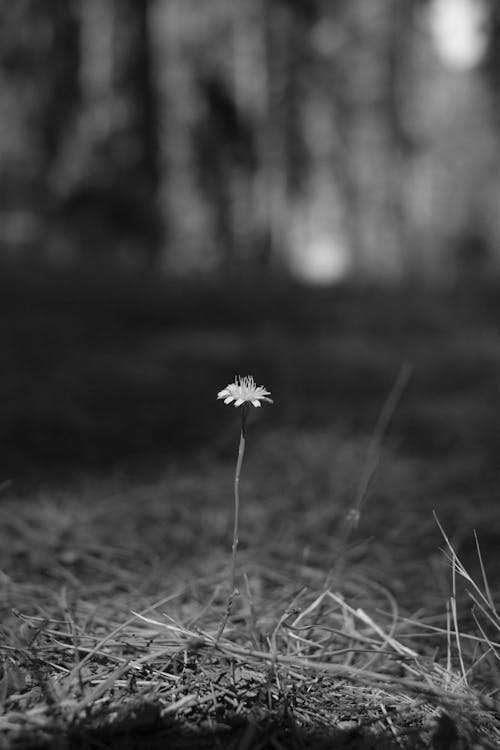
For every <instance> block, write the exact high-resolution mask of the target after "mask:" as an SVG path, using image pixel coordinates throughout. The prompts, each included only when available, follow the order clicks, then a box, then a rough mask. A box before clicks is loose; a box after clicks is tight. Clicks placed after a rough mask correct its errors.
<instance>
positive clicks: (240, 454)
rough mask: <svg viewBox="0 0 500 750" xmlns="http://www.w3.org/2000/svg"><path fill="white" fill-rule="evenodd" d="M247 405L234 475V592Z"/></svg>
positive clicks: (236, 591)
mask: <svg viewBox="0 0 500 750" xmlns="http://www.w3.org/2000/svg"><path fill="white" fill-rule="evenodd" d="M246 407H247V405H246V404H244V405H243V408H242V410H241V432H240V444H239V447H238V460H237V462H236V472H235V475H234V526H233V546H232V548H231V591H232V593H233V595H234V594H237V593H238V587H237V586H236V553H237V551H238V541H239V539H238V529H239V518H240V474H241V466H242V464H243V456H244V455H245V439H246V421H247V415H248V408H246Z"/></svg>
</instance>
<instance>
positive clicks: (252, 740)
mask: <svg viewBox="0 0 500 750" xmlns="http://www.w3.org/2000/svg"><path fill="white" fill-rule="evenodd" d="M261 713H262V715H261V716H258V715H257V714H256V715H255V716H253V717H252V718H248V717H245V716H243V715H241V714H240V715H238V714H234V715H231V714H227V713H226V712H225V711H223V710H222V712H221V716H220V720H219V721H216V720H213V719H212V720H211V721H210V722H208V721H207V722H201V723H197V724H196V725H195V724H194V722H190V721H189V720H186V721H179V720H176V719H173V718H162V717H161V706H160V705H159V704H154V703H145V704H142V705H140V704H138V706H137V707H136V708H135V709H133V710H132V711H129V713H128V715H127V716H126V717H125V716H123V717H122V718H121V719H115V720H113V721H112V722H111V723H109V724H107V725H106V724H105V723H103V725H102V726H93V724H96V722H92V721H90V722H85V723H84V724H82V725H81V726H75V727H73V728H72V729H70V730H69V731H68V732H64V733H61V734H58V733H57V732H54V734H53V736H51V737H50V739H47V740H42V739H41V740H40V741H37V740H36V738H35V737H34V736H31V738H30V739H28V737H26V738H25V739H23V738H19V740H18V741H17V742H16V743H15V744H13V745H12V748H13V750H14V749H15V750H28V748H29V750H49V748H53V747H56V746H57V747H58V748H60V750H98V749H101V750H104V748H106V750H160V749H163V748H171V749H172V750H192V749H193V750H194V749H195V748H196V750H198V749H199V750H209V749H210V748H221V749H229V748H235V747H237V748H239V747H244V748H247V750H253V749H254V748H255V749H256V748H259V750H273V749H274V748H276V747H280V748H281V747H282V748H287V750H306V749H307V750H327V749H328V748H332V747H335V748H341V749H342V750H369V749H372V750H375V749H377V750H382V749H383V750H393V749H395V748H401V747H402V746H403V747H412V748H421V749H422V750H423V748H426V747H430V745H429V744H428V742H424V740H423V739H422V737H421V728H420V727H417V726H415V727H411V726H408V727H406V728H405V730H404V733H402V734H401V736H400V737H399V738H394V737H392V736H391V733H390V731H389V730H388V729H384V728H383V727H381V726H378V727H377V722H376V721H374V722H369V721H368V722H367V724H368V725H369V724H370V723H372V724H373V726H371V728H370V727H369V726H365V727H363V724H361V725H359V726H356V727H354V728H350V729H341V728H337V727H335V726H334V722H333V721H332V726H331V727H328V726H318V727H310V728H305V727H300V726H299V725H298V724H297V722H296V719H295V718H294V716H293V713H292V712H290V711H288V712H285V714H284V715H279V713H278V712H276V711H268V710H265V709H264V708H263V709H262V712H261ZM222 714H224V715H222ZM344 723H347V724H353V725H354V724H355V722H349V721H346V722H344ZM425 734H428V732H426V733H425ZM401 742H403V745H402V744H401Z"/></svg>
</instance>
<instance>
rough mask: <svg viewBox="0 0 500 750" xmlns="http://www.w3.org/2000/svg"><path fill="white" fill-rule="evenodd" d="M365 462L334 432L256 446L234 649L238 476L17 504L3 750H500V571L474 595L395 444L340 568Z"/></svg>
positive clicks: (13, 505)
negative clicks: (232, 565) (229, 603)
mask: <svg viewBox="0 0 500 750" xmlns="http://www.w3.org/2000/svg"><path fill="white" fill-rule="evenodd" d="M252 445H253V448H252ZM368 445H369V441H368ZM366 451H367V443H365V442H364V441H353V440H348V439H346V438H343V437H342V436H340V435H334V434H332V433H331V432H324V431H323V432H309V433H308V432H307V431H302V432H301V433H300V434H299V433H297V434H289V435H285V434H283V433H279V434H274V435H269V436H267V437H266V436H262V437H260V438H259V436H258V431H256V432H255V436H254V435H252V440H251V441H250V450H249V456H248V459H249V460H248V465H247V466H246V467H245V468H244V472H243V474H244V476H243V478H242V503H243V505H242V518H241V535H240V536H241V548H240V549H241V552H240V556H239V560H238V569H239V583H240V595H239V596H238V597H237V599H236V601H235V606H234V608H233V612H232V614H231V618H230V620H229V623H228V625H227V627H226V630H225V631H224V635H223V636H222V637H221V638H219V639H217V632H218V630H219V626H220V621H221V618H222V616H223V613H224V609H225V604H226V598H227V594H228V588H229V582H228V568H229V551H230V549H229V548H230V528H231V523H232V518H231V482H232V467H231V465H227V464H225V463H216V462H214V461H208V460H207V461H201V462H200V463H199V464H198V465H194V466H193V465H191V466H183V465H178V466H172V467H170V469H169V470H168V471H167V472H166V474H165V476H164V477H163V478H161V479H159V480H157V481H155V482H152V483H151V484H150V485H148V486H145V485H142V486H135V487H133V488H130V487H128V488H127V487H126V486H124V484H123V483H122V482H121V481H120V480H119V479H115V480H113V481H112V480H109V481H108V482H106V483H104V482H100V483H97V484H96V483H94V484H93V483H90V482H89V483H87V485H82V486H81V487H79V488H78V489H76V490H75V491H74V492H73V493H69V492H68V491H66V492H63V493H60V494H57V493H55V492H53V491H51V492H48V491H46V492H39V493H37V494H32V495H30V496H28V497H15V496H14V495H13V494H11V490H10V489H9V488H8V487H6V488H4V490H3V495H2V502H1V506H0V523H1V528H2V534H3V536H4V543H3V545H2V549H1V550H0V560H1V570H2V571H3V572H2V574H1V580H0V584H1V588H0V597H1V598H0V606H1V614H2V620H3V624H2V644H1V656H2V663H3V670H2V677H1V680H0V703H1V705H2V714H1V716H0V738H1V739H0V747H2V748H3V747H5V748H11V747H12V748H33V749H34V748H42V747H47V748H52V747H58V748H69V747H71V748H73V747H75V748H76V747H78V748H103V747H106V748H108V747H116V748H129V747H130V748H132V747H133V748H146V747H147V748H155V747H158V748H160V747H165V746H168V747H176V748H177V747H179V748H183V747H185V748H189V747H221V748H240V749H241V750H246V749H248V748H276V749H277V750H279V748H284V747H286V748H304V747H308V748H309V747H312V748H318V749H319V748H329V747H332V746H335V747H341V748H360V749H363V748H373V747H381V748H419V747H421V748H427V747H431V748H436V749H437V748H441V749H442V750H456V749H457V748H468V747H476V748H493V747H498V746H499V744H500V707H499V705H498V703H497V691H498V688H499V686H500V680H499V672H498V665H499V659H500V618H499V616H498V614H497V612H496V609H495V601H496V598H495V597H496V593H498V592H495V591H494V590H492V589H493V588H494V586H493V584H494V581H490V582H489V583H488V580H489V579H488V571H487V569H488V559H487V557H488V555H487V554H485V555H484V557H485V558H486V560H482V561H481V563H480V564H479V578H478V579H472V578H471V576H470V575H469V573H468V570H467V567H466V566H465V564H463V563H461V562H460V560H459V559H458V558H457V555H456V553H455V548H456V547H457V542H456V540H457V539H458V537H456V536H454V535H453V534H454V530H453V528H451V529H450V526H448V521H449V519H450V518H452V512H453V503H452V501H451V500H449V499H446V498H445V499H443V500H442V501H441V502H440V503H436V497H439V489H440V487H439V481H441V480H440V479H439V478H438V475H437V474H436V475H433V474H432V472H431V471H430V470H429V469H428V467H427V470H426V473H425V481H424V480H423V478H422V465H421V464H420V463H419V462H412V461H409V460H408V459H402V458H399V457H398V456H397V454H396V453H395V452H394V451H392V450H391V447H390V445H388V446H387V447H386V449H385V451H384V453H383V454H381V455H380V459H381V466H380V471H379V473H378V475H377V478H376V480H375V481H374V483H373V484H372V487H371V496H370V498H369V502H368V503H366V504H365V505H364V507H363V515H362V518H361V525H360V528H359V529H358V531H357V533H356V535H355V536H354V537H353V538H352V540H351V543H350V544H348V545H347V546H346V547H345V548H344V540H343V538H342V535H341V531H340V530H341V528H342V519H343V518H345V516H346V513H348V511H349V509H351V506H352V498H353V497H355V492H356V486H357V485H358V479H357V477H358V476H359V474H360V467H361V466H362V465H363V461H364V460H365V459H364V457H365V456H366ZM445 469H446V467H443V466H440V467H439V472H438V474H439V477H441V478H442V476H443V472H444V473H446V471H445ZM451 471H452V469H451V468H450V467H448V474H449V472H451ZM432 507H436V510H437V514H438V516H439V518H440V519H444V521H443V522H444V523H445V526H446V528H447V529H449V530H450V537H449V538H448V537H443V536H441V535H440V532H439V529H438V527H437V525H436V522H435V520H434V519H433V518H432ZM487 512H488V511H487V509H486V507H485V508H481V507H480V506H479V505H476V506H468V507H467V508H466V507H465V506H464V508H463V514H462V518H461V524H460V525H461V526H463V525H464V524H466V525H469V527H470V528H471V535H472V527H473V526H474V525H476V523H477V521H478V520H479V521H481V520H483V521H484V519H485V517H486V516H485V514H486V513H487ZM490 521H491V518H490ZM452 525H453V524H451V526H452ZM368 537H371V538H368ZM440 544H441V545H443V546H444V547H445V548H446V549H447V554H448V557H449V558H450V562H447V561H446V556H445V555H443V554H442V553H438V551H437V549H438V546H439V545H440ZM457 548H458V547H457ZM339 554H342V556H343V565H342V567H341V569H337V570H336V575H335V577H334V578H333V579H331V578H330V580H329V582H328V584H327V583H326V579H327V574H328V571H330V570H331V569H332V566H334V563H335V562H336V561H337V559H338V555H339ZM476 558H477V555H476ZM477 559H480V558H477ZM334 570H335V567H334Z"/></svg>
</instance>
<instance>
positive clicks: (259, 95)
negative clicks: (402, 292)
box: [0, 0, 500, 283]
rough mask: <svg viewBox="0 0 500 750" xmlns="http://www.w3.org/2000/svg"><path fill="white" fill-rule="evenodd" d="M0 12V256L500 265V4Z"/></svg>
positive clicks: (402, 275)
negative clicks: (464, 43) (461, 49)
mask: <svg viewBox="0 0 500 750" xmlns="http://www.w3.org/2000/svg"><path fill="white" fill-rule="evenodd" d="M0 5H1V23H0V90H1V97H0V107H1V117H0V128H1V130H0V185H1V192H0V257H1V258H4V259H9V260H17V259H22V260H29V261H30V262H31V261H33V260H36V261H43V262H47V263H50V264H55V265H59V266H61V265H62V266H67V265H71V264H75V263H82V262H83V263H85V264H105V265H108V266H113V265H114V264H117V265H119V266H120V267H122V268H138V267H141V266H142V267H152V268H155V269H161V270H162V271H164V272H165V273H167V274H168V273H175V274H177V273H186V272H193V271H195V272H197V273H199V272H203V273H205V272H206V273H212V272H214V271H215V272H216V273H218V274H219V273H224V274H226V273H228V274H232V273H233V272H234V271H235V270H240V271H241V270H243V271H244V272H245V273H251V274H262V273H263V272H269V273H273V274H277V275H280V274H290V273H292V274H295V275H297V276H299V277H302V278H310V279H311V280H315V281H336V280H338V279H341V278H345V277H348V276H351V277H352V276H355V277H356V278H359V277H368V278H377V279H383V280H386V279H387V280H399V279H408V278H409V279H423V280H424V281H426V282H429V281H432V282H437V283H443V282H445V283H449V282H450V281H451V282H453V281H455V280H456V279H457V278H462V277H463V276H464V275H465V276H466V277H467V278H468V279H472V278H476V279H477V278H479V279H481V278H484V277H485V276H490V274H491V273H497V272H498V271H499V270H500V211H498V210H497V208H498V203H499V202H500V148H499V136H500V122H499V113H500V109H499V106H498V105H499V102H498V99H499V92H500V58H499V54H500V53H499V49H500V45H499V37H500V8H499V5H498V3H497V2H496V0H447V1H446V0H403V1H401V0H333V1H332V0H272V1H270V0H210V2H207V0H120V2H118V1H117V0H52V1H51V2H50V3H40V2H37V0H16V2H15V3H14V2H9V0H2V2H1V4H0ZM451 6H453V8H454V11H455V12H456V11H457V9H458V10H460V9H462V21H461V22H460V17H459V16H457V19H458V20H457V23H461V24H462V27H460V26H459V25H456V24H452V21H453V14H452V13H450V11H453V8H452V7H451ZM446 7H447V8H448V16H446V15H445V11H446ZM464 14H465V15H464ZM455 15H456V13H455ZM438 22H439V24H440V25H439V26H438ZM447 24H448V26H449V28H446V26H447ZM464 24H466V25H467V24H468V25H469V37H470V39H469V58H467V50H465V53H464V55H465V56H464V55H462V58H460V57H459V56H458V55H456V56H455V60H454V61H453V60H452V59H451V58H449V59H446V58H445V57H444V56H443V54H441V53H442V50H441V51H440V44H439V39H438V36H437V35H438V34H441V36H442V37H444V39H445V43H446V38H448V47H450V44H449V43H450V40H451V41H452V42H453V39H455V40H458V41H460V38H461V36H460V35H463V33H464V29H463V26H464ZM466 31H467V29H466ZM471 40H472V41H471ZM471 44H472V48H471ZM442 45H443V42H442V41H441V46H442ZM474 45H475V47H474ZM470 49H472V53H470ZM474 50H475V52H474ZM471 54H472V56H471ZM450 60H451V62H450Z"/></svg>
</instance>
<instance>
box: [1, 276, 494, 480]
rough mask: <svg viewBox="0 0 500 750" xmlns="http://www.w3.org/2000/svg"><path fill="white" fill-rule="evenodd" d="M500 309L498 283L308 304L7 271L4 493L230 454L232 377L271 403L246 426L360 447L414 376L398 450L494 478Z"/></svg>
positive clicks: (400, 418) (283, 289)
mask: <svg viewBox="0 0 500 750" xmlns="http://www.w3.org/2000/svg"><path fill="white" fill-rule="evenodd" d="M498 299H499V296H498V290H497V286H496V284H491V285H489V286H486V285H484V284H483V285H482V286H481V287H480V288H477V289H474V288H471V287H470V286H469V287H466V288H463V289H462V288H460V287H456V288H455V289H454V290H451V291H448V292H446V293H444V292H439V293H438V292H433V291H430V290H424V289H419V288H411V287H399V286H397V287H390V288H387V287H385V288H382V287H375V286H373V285H372V286H367V285H347V284H345V285H341V286H338V287H332V288H324V289H315V288H312V287H308V286H307V285H303V284H299V283H297V282H286V281H284V280H279V279H278V280H276V281H273V279H272V278H268V279H267V280H264V281H262V282H261V283H259V284H255V283H254V280H253V279H245V278H244V277H243V278H239V279H238V280H235V281H234V283H232V284H226V283H222V282H220V281H218V280H212V281H210V280H208V281H196V280H193V279H186V280H184V279H182V280H176V281H174V280H170V281H169V280H164V279H161V278H158V277H156V276H154V275H153V274H149V273H147V272H144V273H143V274H137V273H134V274H125V273H122V274H120V273H117V272H116V270H114V271H113V272H112V273H110V274H109V275H107V274H105V273H103V274H101V275H99V276H96V275H95V273H93V272H92V273H90V272H89V273H88V274H86V273H85V272H84V271H83V270H82V269H80V270H78V271H75V270H68V271H54V270H51V269H47V268H44V267H36V266H29V267H23V266H13V265H12V266H4V267H3V268H2V272H1V274H0V350H1V352H2V371H1V374H0V394H1V398H0V455H1V466H2V475H1V479H2V481H4V480H9V479H14V480H24V479H35V480H36V479H37V478H39V479H40V478H43V477H53V478H56V479H57V478H63V477H64V476H65V475H66V476H69V475H71V474H74V473H77V472H78V471H94V472H99V471H109V470H112V469H114V468H117V467H128V468H129V469H130V470H140V468H141V466H143V467H154V466H155V465H156V466H157V467H158V468H160V467H162V466H164V465H165V464H166V462H168V461H169V459H171V458H175V457H180V456H183V455H188V454H192V453H193V452H200V451H202V452H205V453H208V454H210V455H228V454H230V455H232V451H233V438H234V419H233V418H232V414H231V412H230V411H228V410H224V409H222V408H221V404H220V402H217V400H216V394H217V392H218V391H219V390H220V389H221V388H223V387H224V386H225V385H226V384H227V383H228V382H230V381H231V380H232V379H233V377H234V375H235V374H247V373H251V374H253V375H254V376H255V378H256V379H257V381H258V382H259V383H264V384H265V385H266V386H267V387H268V388H269V389H271V390H272V391H273V395H274V398H275V405H274V406H273V409H272V410H269V411H268V413H266V419H265V421H263V420H262V418H261V415H259V414H257V413H256V414H255V423H256V424H255V428H256V429H271V430H272V429H275V428H276V427H280V428H283V429H287V428H290V429H292V428H293V429H295V428H299V429H300V428H302V427H304V428H305V427H315V426H329V427H332V428H335V429H336V430H338V431H339V432H345V433H347V434H369V433H370V432H371V431H372V429H373V427H374V424H375V421H376V418H377V415H378V412H379V410H380V408H381V405H382V403H383V401H384V399H385V398H386V396H387V394H388V392H389V391H390V389H391V387H392V384H393V382H394V380H395V378H396V376H397V374H398V371H399V369H400V368H401V365H402V363H403V362H405V361H408V362H410V364H411V365H412V368H413V374H412V377H411V381H410V383H409V385H408V387H407V390H406V392H405V395H404V398H403V399H402V401H401V403H400V405H399V407H398V410H397V413H396V415H395V417H394V421H393V426H392V431H391V439H392V440H395V441H396V442H397V444H398V447H399V450H401V451H402V452H407V453H410V454H413V455H420V456H424V457H426V458H429V459H433V458H434V459H436V460H443V459H445V458H446V457H450V456H453V455H455V456H457V457H459V456H461V455H464V456H468V457H469V458H472V459H477V461H479V464H480V469H481V471H482V473H483V476H484V478H485V481H488V478H490V479H493V477H494V476H495V475H496V456H497V455H498V447H499V444H500V428H499V427H498V420H497V419H496V418H495V414H496V413H497V405H498V407H500V388H499V386H498V382H499V378H498V375H499V371H500V350H499V348H498V346H497V335H498V334H497V330H498V329H497V325H496V321H497V320H498V319H499V315H500V310H499V307H500V306H499V303H498ZM475 473H476V475H477V467H476V470H475ZM461 481H463V478H462V480H461Z"/></svg>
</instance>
